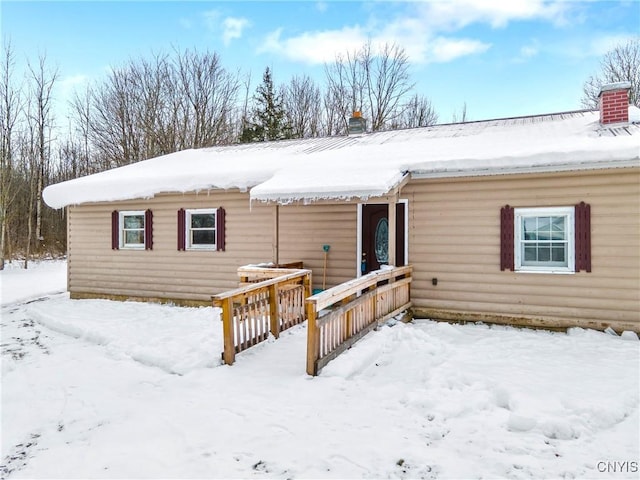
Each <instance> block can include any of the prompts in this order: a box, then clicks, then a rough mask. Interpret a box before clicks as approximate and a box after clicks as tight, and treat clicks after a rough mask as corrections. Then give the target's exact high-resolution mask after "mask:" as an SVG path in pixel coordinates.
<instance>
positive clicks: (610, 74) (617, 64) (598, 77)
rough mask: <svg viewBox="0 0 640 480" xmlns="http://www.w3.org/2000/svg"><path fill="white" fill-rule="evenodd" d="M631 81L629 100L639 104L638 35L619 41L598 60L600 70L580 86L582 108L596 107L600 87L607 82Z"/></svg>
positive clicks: (639, 38)
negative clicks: (619, 42) (625, 40)
mask: <svg viewBox="0 0 640 480" xmlns="http://www.w3.org/2000/svg"><path fill="white" fill-rule="evenodd" d="M623 81H627V82H631V90H630V91H629V102H630V103H632V104H634V105H636V106H640V37H636V38H633V39H631V40H629V41H627V42H626V43H621V44H619V45H617V46H615V47H614V48H613V49H612V50H610V51H609V52H607V53H606V54H605V55H604V57H603V58H602V60H601V61H600V71H599V72H598V73H596V74H595V75H593V76H591V77H589V78H588V79H587V81H586V82H585V83H584V85H583V87H582V91H583V94H582V99H581V103H582V106H583V107H584V108H588V109H596V108H598V94H599V93H600V87H601V86H602V85H605V84H607V83H616V82H623Z"/></svg>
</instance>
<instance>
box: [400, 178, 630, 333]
mask: <svg viewBox="0 0 640 480" xmlns="http://www.w3.org/2000/svg"><path fill="white" fill-rule="evenodd" d="M402 193H403V194H402V196H403V197H407V198H409V216H410V231H409V238H410V240H409V241H410V248H409V261H410V263H411V264H413V265H414V279H415V280H414V282H413V285H412V300H413V302H414V305H415V306H416V307H417V308H418V309H422V310H423V311H425V312H427V313H432V314H433V315H434V316H435V315H442V316H443V317H444V318H462V317H463V316H464V315H465V314H474V315H477V316H478V317H483V316H484V317H486V318H487V319H491V317H492V316H496V317H497V316H500V315H504V316H506V317H529V318H537V319H543V320H544V321H541V322H539V323H540V324H546V325H548V324H549V323H548V322H547V321H550V322H551V324H553V323H555V324H557V325H565V324H583V325H585V326H598V327H602V326H604V325H609V324H611V325H613V326H614V327H615V326H621V325H624V326H626V327H627V328H628V327H629V325H632V326H634V329H636V330H638V329H639V328H640V170H638V169H620V170H608V171H600V172H583V173H575V172H574V173H566V174H555V175H550V174H545V175H527V176H524V175H523V176H517V177H516V176H504V177H478V178H474V179H430V180H414V181H412V182H411V183H410V184H409V185H407V187H405V189H404V190H403V192H402ZM580 201H585V202H587V203H589V204H591V244H592V250H591V252H592V270H593V271H592V272H591V273H586V272H579V273H576V274H565V275H561V274H555V275H554V274H533V273H515V272H501V271H500V257H499V255H500V238H499V235H500V208H501V207H502V206H504V205H506V204H509V205H511V206H513V207H532V206H565V205H574V204H576V203H579V202H580ZM432 278H437V279H438V284H437V286H434V285H432V282H431V279H432Z"/></svg>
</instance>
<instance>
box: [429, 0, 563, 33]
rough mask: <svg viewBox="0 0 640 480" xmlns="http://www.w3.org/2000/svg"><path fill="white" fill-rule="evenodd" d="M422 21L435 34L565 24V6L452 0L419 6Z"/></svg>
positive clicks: (535, 0) (541, 0)
mask: <svg viewBox="0 0 640 480" xmlns="http://www.w3.org/2000/svg"><path fill="white" fill-rule="evenodd" d="M420 6H421V11H422V15H421V16H422V19H423V20H424V21H426V22H427V25H428V27H430V28H434V29H437V30H448V31H450V30H458V29H460V28H463V27H465V26H467V25H470V24H473V23H485V24H489V25H491V26H492V27H493V28H499V27H504V26H506V25H507V24H508V23H509V22H511V21H518V20H533V19H542V20H548V21H551V22H553V23H556V24H563V23H565V13H566V12H567V11H568V9H569V8H570V4H569V3H568V2H563V1H548V0H454V1H448V2H443V1H441V2H425V3H421V4H420Z"/></svg>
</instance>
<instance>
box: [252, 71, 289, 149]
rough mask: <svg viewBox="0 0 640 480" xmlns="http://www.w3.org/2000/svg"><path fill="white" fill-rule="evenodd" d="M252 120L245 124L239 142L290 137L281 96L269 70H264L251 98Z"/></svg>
mask: <svg viewBox="0 0 640 480" xmlns="http://www.w3.org/2000/svg"><path fill="white" fill-rule="evenodd" d="M253 100H254V102H255V106H254V108H253V119H252V121H251V122H246V124H245V127H244V128H243V129H242V133H241V135H240V142H242V143H248V142H264V141H266V140H281V139H283V138H289V137H290V133H289V132H290V128H288V127H287V125H286V121H285V114H284V107H283V101H282V95H281V94H279V93H278V92H276V89H275V87H274V85H273V78H272V76H271V70H270V69H269V67H267V68H266V70H265V71H264V74H263V76H262V83H261V84H260V85H258V87H257V88H256V94H255V95H254V97H253Z"/></svg>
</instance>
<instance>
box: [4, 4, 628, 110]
mask: <svg viewBox="0 0 640 480" xmlns="http://www.w3.org/2000/svg"><path fill="white" fill-rule="evenodd" d="M0 9H1V11H0V14H1V30H2V37H3V42H6V41H7V40H10V41H11V44H12V46H13V49H14V51H15V52H16V54H17V56H18V60H19V65H18V68H19V67H21V66H24V64H25V61H26V59H30V60H31V61H33V62H35V61H36V60H37V56H38V54H39V53H46V56H47V61H48V63H49V64H50V65H51V66H56V67H57V68H58V70H59V74H60V81H59V84H58V88H57V90H56V93H55V95H56V99H57V100H59V101H62V102H64V100H65V99H66V98H68V97H69V95H70V93H71V92H72V91H73V89H74V88H77V87H78V86H82V85H83V84H84V82H87V81H95V80H99V79H101V78H103V77H104V75H105V72H106V71H107V70H108V68H109V67H115V66H118V65H121V64H123V63H124V62H125V61H127V59H129V58H131V57H138V56H148V55H150V54H151V53H152V52H169V51H171V49H172V48H173V47H178V48H181V49H184V48H195V49H203V50H204V49H209V50H212V51H216V52H218V53H219V54H220V56H221V59H222V63H223V65H224V66H225V67H227V68H229V69H232V70H236V69H240V70H241V71H242V72H243V74H248V73H249V72H251V77H252V79H253V86H252V91H253V88H255V84H256V83H257V82H259V81H260V79H261V76H262V72H263V71H264V69H265V67H267V66H269V67H271V68H272V70H273V72H274V78H275V81H276V83H281V82H286V81H288V80H289V79H290V78H291V76H293V75H301V74H308V75H310V76H312V77H314V78H316V79H318V80H319V81H322V79H323V78H324V67H323V64H324V62H331V61H332V60H333V59H334V58H335V55H336V54H338V53H346V52H347V51H353V50H354V49H357V48H358V47H360V46H361V45H363V44H364V42H366V41H367V40H368V39H370V40H371V41H372V42H373V43H374V45H375V44H377V43H384V42H396V43H398V44H400V45H402V46H403V47H404V48H405V49H406V52H407V53H408V55H409V58H410V61H411V74H412V78H413V80H414V81H415V82H416V87H415V88H416V90H417V91H418V92H419V93H422V94H425V95H427V96H428V97H429V98H430V99H431V100H432V102H433V104H434V106H435V108H436V110H437V112H438V114H439V115H440V121H441V122H447V121H451V118H452V115H453V113H454V111H458V112H459V111H460V109H461V107H462V104H463V103H464V102H466V104H467V112H468V115H469V117H470V118H471V119H475V120H479V119H484V118H496V117H505V116H516V115H528V114H535V113H546V112H555V111H565V110H572V109H577V108H580V97H581V93H582V84H583V82H584V81H585V80H586V79H587V77H588V76H589V75H591V74H593V73H595V72H596V71H597V68H598V62H599V60H600V58H601V56H602V55H603V54H604V53H605V52H606V51H607V50H608V49H610V48H611V46H613V45H615V44H616V43H618V42H621V41H626V40H628V39H629V38H631V36H632V35H638V30H639V25H640V2H639V1H638V0H631V1H629V0H626V1H543V0H503V1H499V0H455V1H453V0H452V1H391V2H385V1H367V2H347V1H338V0H335V1H331V0H325V1H253V2H247V1H235V2H222V1H220V2H208V1H190V2H189V1H183V2H170V1H139V2H133V1H111V2H97V1H84V2H72V1H64V2H56V1H46V2H32V1H10V0H9V1H7V0H2V3H1V5H0Z"/></svg>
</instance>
